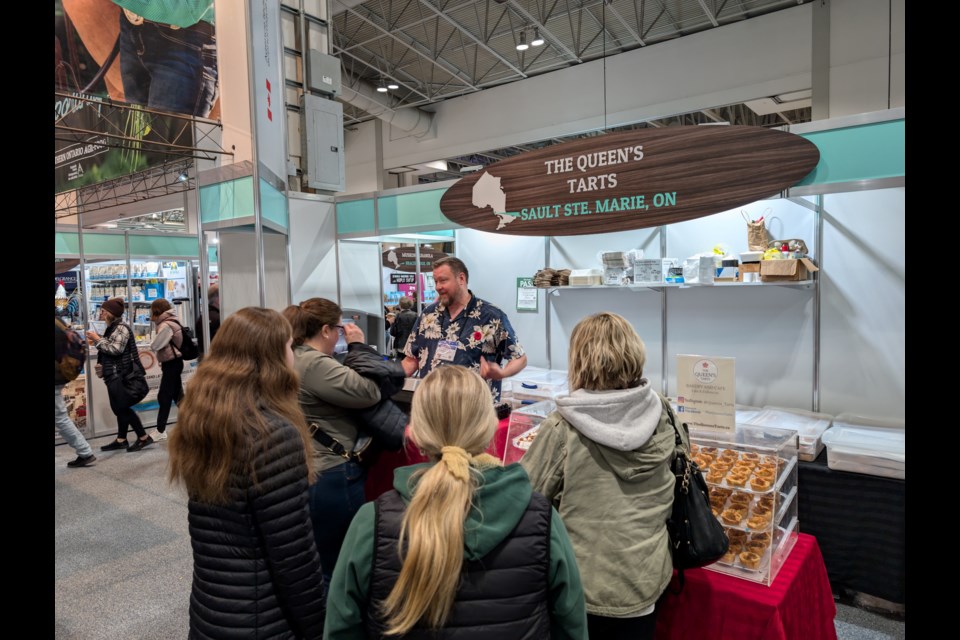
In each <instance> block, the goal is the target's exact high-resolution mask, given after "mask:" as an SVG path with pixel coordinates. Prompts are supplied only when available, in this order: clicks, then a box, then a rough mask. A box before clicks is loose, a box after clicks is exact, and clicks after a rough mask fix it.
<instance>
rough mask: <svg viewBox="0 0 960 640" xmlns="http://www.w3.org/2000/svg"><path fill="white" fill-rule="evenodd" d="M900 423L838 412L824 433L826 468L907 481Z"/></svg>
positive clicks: (902, 425) (902, 428)
mask: <svg viewBox="0 0 960 640" xmlns="http://www.w3.org/2000/svg"><path fill="white" fill-rule="evenodd" d="M904 426H905V425H904V422H903V420H886V419H882V418H869V417H866V416H859V415H854V414H852V413H841V414H840V415H838V416H837V417H836V418H834V420H833V427H832V428H831V429H829V430H828V431H827V432H826V433H824V434H823V441H824V443H825V444H826V447H827V466H828V467H830V468H831V469H837V470H839V471H852V472H854V473H866V474H869V475H873V476H884V477H887V478H900V479H905V478H906V471H905V468H904V467H905V463H906V448H905V445H906V441H905V437H904V436H905V431H904Z"/></svg>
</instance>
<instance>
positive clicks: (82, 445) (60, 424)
mask: <svg viewBox="0 0 960 640" xmlns="http://www.w3.org/2000/svg"><path fill="white" fill-rule="evenodd" d="M64 386H66V385H62V384H57V385H54V386H53V422H54V424H56V425H57V431H59V432H60V436H61V437H62V438H63V439H64V440H66V441H67V444H68V445H70V446H71V447H73V448H74V450H75V451H76V452H77V455H78V456H80V457H81V458H86V457H87V456H92V455H93V449H91V448H90V443H88V442H87V439H86V438H84V437H83V434H82V433H80V430H79V429H77V425H75V424H74V423H73V420H71V419H70V414H69V413H67V403H66V401H65V400H64V399H63V387H64Z"/></svg>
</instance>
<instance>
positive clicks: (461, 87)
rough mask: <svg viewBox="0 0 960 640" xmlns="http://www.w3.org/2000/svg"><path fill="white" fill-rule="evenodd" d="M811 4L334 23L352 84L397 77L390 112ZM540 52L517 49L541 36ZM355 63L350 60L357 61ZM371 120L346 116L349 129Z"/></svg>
mask: <svg viewBox="0 0 960 640" xmlns="http://www.w3.org/2000/svg"><path fill="white" fill-rule="evenodd" d="M805 1H807V0H368V1H367V2H364V3H361V4H357V5H355V6H352V7H346V8H344V9H343V10H342V11H341V12H339V13H336V12H337V11H338V10H339V8H340V6H341V5H339V4H338V3H334V11H335V15H334V17H333V19H332V20H331V21H330V23H329V24H330V30H331V36H332V37H331V42H332V43H333V46H332V51H333V53H334V54H335V55H338V56H340V57H341V59H342V60H343V61H344V68H345V70H346V74H345V75H346V76H348V77H347V78H345V82H346V83H347V84H348V86H355V83H356V82H357V81H359V80H363V81H366V82H370V83H373V84H376V83H377V82H379V81H380V80H381V79H390V80H394V81H396V82H397V84H399V85H401V87H403V88H404V91H398V92H394V93H391V94H390V95H389V96H388V98H389V101H390V106H391V108H402V107H421V106H425V105H429V104H431V103H434V102H438V101H440V100H445V99H448V98H452V97H456V96H461V95H464V94H466V93H470V92H472V91H480V90H483V89H488V88H491V87H494V86H497V85H501V84H505V83H508V82H514V81H517V80H523V79H525V78H529V77H530V76H533V75H537V74H541V73H546V72H549V71H553V70H556V69H560V68H564V67H568V66H571V65H575V64H580V63H582V62H587V61H590V60H594V59H597V58H601V57H604V56H607V55H615V54H617V53H621V52H624V51H629V50H631V49H635V48H637V47H643V46H648V45H650V44H654V43H657V42H662V41H665V40H670V39H673V38H677V37H681V36H683V35H687V34H690V33H695V32H698V31H703V30H705V29H712V28H716V27H719V26H723V25H725V24H730V23H733V22H738V21H741V20H746V19H748V18H750V17H752V16H754V15H762V14H766V13H770V12H772V11H776V10H779V9H784V8H787V7H790V6H795V5H797V4H802V3H803V2H805ZM535 29H536V30H537V31H539V34H540V37H542V38H543V39H544V41H545V45H544V46H542V47H530V48H529V49H527V50H526V51H518V50H517V49H516V45H517V43H518V41H519V34H520V33H521V32H522V31H526V32H527V34H528V38H529V37H532V33H533V31H534V30H535ZM351 61H352V62H351ZM372 117H373V116H372V115H370V114H367V113H365V112H363V111H362V110H360V109H357V108H348V109H346V110H345V122H346V124H348V125H349V124H352V123H357V122H362V121H365V120H369V119H371V118H372Z"/></svg>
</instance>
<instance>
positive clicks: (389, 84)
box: [387, 80, 400, 91]
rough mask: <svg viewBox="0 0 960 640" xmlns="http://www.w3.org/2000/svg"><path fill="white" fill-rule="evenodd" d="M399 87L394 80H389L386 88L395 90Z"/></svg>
mask: <svg viewBox="0 0 960 640" xmlns="http://www.w3.org/2000/svg"><path fill="white" fill-rule="evenodd" d="M399 88H400V85H398V84H397V82H396V80H391V81H390V82H388V83H387V89H390V91H396V90H397V89H399Z"/></svg>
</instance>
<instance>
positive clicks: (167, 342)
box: [150, 298, 183, 442]
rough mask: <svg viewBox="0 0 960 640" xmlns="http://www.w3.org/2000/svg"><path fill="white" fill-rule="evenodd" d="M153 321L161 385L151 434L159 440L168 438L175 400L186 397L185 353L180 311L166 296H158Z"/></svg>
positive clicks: (151, 317)
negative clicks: (184, 388)
mask: <svg viewBox="0 0 960 640" xmlns="http://www.w3.org/2000/svg"><path fill="white" fill-rule="evenodd" d="M150 320H152V321H153V323H154V325H155V327H156V332H157V337H155V338H154V339H153V342H151V343H150V348H151V349H152V350H153V351H154V353H156V354H157V362H159V363H160V371H161V376H160V388H159V389H158V390H157V404H158V405H159V408H158V409H157V428H156V430H155V431H154V432H153V433H152V434H151V435H150V437H151V438H153V440H154V442H156V441H159V440H166V439H167V420H168V419H169V417H170V407H171V406H172V405H173V403H174V402H176V403H177V405H178V406H179V404H180V399H181V398H183V378H182V375H183V356H182V355H181V354H180V345H182V344H183V331H182V330H181V327H180V323H179V322H178V321H177V312H176V311H174V309H173V307H172V306H171V304H170V302H168V301H167V300H166V299H165V298H157V299H156V300H154V301H153V302H151V303H150Z"/></svg>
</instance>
